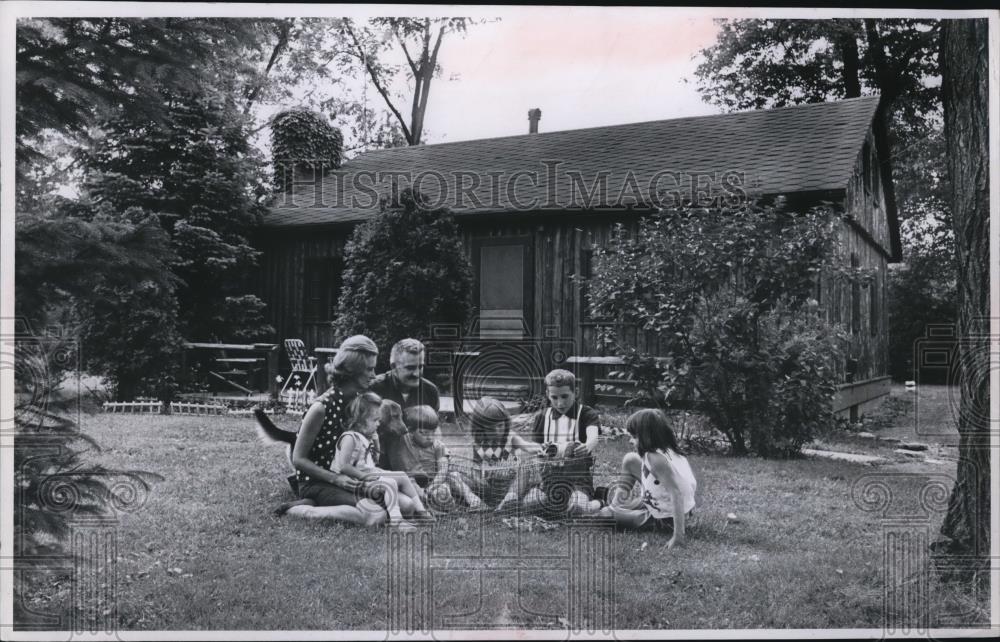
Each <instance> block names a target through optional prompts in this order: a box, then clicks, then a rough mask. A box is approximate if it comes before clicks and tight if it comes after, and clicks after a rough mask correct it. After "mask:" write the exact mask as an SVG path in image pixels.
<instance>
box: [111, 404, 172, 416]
mask: <svg viewBox="0 0 1000 642" xmlns="http://www.w3.org/2000/svg"><path fill="white" fill-rule="evenodd" d="M162 409H163V404H162V403H160V402H159V401H105V402H104V412H110V413H129V414H139V415H158V414H160V411H161V410H162Z"/></svg>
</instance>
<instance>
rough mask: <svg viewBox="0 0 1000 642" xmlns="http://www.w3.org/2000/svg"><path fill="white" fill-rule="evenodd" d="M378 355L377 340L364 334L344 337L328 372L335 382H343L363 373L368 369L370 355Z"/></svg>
mask: <svg viewBox="0 0 1000 642" xmlns="http://www.w3.org/2000/svg"><path fill="white" fill-rule="evenodd" d="M370 356H378V347H377V346H376V345H375V342H374V341H372V340H371V339H369V338H368V337H366V336H365V335H363V334H356V335H354V336H353V337H349V338H347V339H344V342H343V343H341V344H340V348H338V349H337V354H335V355H334V357H333V363H332V364H331V367H330V368H327V369H326V370H327V373H328V374H329V375H330V376H331V377H332V378H333V381H334V383H336V384H341V383H344V382H345V381H347V380H348V379H352V378H354V377H357V376H358V375H360V374H363V373H364V372H365V370H367V369H368V363H367V361H368V357H370Z"/></svg>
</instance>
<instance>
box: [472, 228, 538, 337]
mask: <svg viewBox="0 0 1000 642" xmlns="http://www.w3.org/2000/svg"><path fill="white" fill-rule="evenodd" d="M474 254H475V256H474V257H473V260H474V264H475V267H476V270H477V271H478V276H477V285H478V288H477V289H478V303H479V336H480V337H482V338H484V339H485V338H488V339H521V338H524V337H525V336H526V335H528V334H530V333H531V330H530V328H531V321H532V319H531V301H532V296H533V288H532V269H531V268H532V261H533V253H532V247H531V242H530V239H528V238H506V239H482V240H479V241H477V242H476V244H475V252H474Z"/></svg>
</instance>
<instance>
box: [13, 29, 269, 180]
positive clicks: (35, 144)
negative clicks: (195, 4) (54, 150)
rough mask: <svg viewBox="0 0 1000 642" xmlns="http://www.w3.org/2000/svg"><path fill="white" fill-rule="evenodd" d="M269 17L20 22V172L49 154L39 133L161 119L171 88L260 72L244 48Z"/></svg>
mask: <svg viewBox="0 0 1000 642" xmlns="http://www.w3.org/2000/svg"><path fill="white" fill-rule="evenodd" d="M264 23H266V21H263V22H262V21H256V20H233V19H228V20H227V19H219V18H30V19H22V20H19V21H18V24H17V112H16V113H17V116H16V118H17V157H18V158H17V163H18V168H19V170H20V169H21V168H24V167H26V166H30V165H31V164H33V163H39V162H43V161H46V160H48V159H47V158H46V157H45V155H44V154H43V153H42V152H41V150H40V146H39V142H40V141H39V136H40V135H42V134H43V133H44V132H46V131H47V130H56V131H58V132H62V133H63V134H65V135H66V136H68V137H70V138H73V139H79V140H87V139H88V138H89V136H90V133H91V131H92V129H91V128H92V126H93V125H94V124H95V123H96V122H98V121H100V120H101V119H103V118H106V117H110V116H112V115H114V116H116V117H118V116H122V117H125V118H129V119H133V118H138V119H142V120H149V121H153V122H156V121H158V120H159V119H160V117H161V116H162V112H163V105H164V101H163V99H162V95H161V94H162V92H163V90H164V89H172V90H177V89H183V88H185V87H194V86H199V85H203V84H205V83H206V82H211V81H217V80H219V78H220V77H223V76H224V77H226V78H229V79H233V78H236V77H238V76H241V75H243V76H249V75H252V74H253V73H254V70H253V69H250V68H248V67H247V66H246V65H245V64H244V63H243V60H244V57H243V56H241V55H240V54H241V53H242V52H243V51H244V50H245V48H246V47H248V46H249V47H251V48H252V47H254V46H256V44H257V40H258V39H259V38H260V37H262V35H263V30H262V29H263V27H262V25H263V24H264ZM227 53H228V54H229V55H228V57H226V54H227ZM224 57H225V58H226V59H225V60H222V58H224ZM178 60H183V61H185V62H186V63H187V64H183V65H180V64H177V61H178Z"/></svg>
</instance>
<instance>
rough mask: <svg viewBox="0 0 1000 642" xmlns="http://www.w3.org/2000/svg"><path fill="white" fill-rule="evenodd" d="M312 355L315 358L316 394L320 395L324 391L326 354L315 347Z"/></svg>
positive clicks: (325, 384)
mask: <svg viewBox="0 0 1000 642" xmlns="http://www.w3.org/2000/svg"><path fill="white" fill-rule="evenodd" d="M313 355H314V356H315V358H316V394H317V395H321V394H323V393H324V392H326V387H327V383H326V367H325V366H326V354H324V353H322V352H320V351H319V349H318V348H317V349H316V350H315V351H313Z"/></svg>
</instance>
